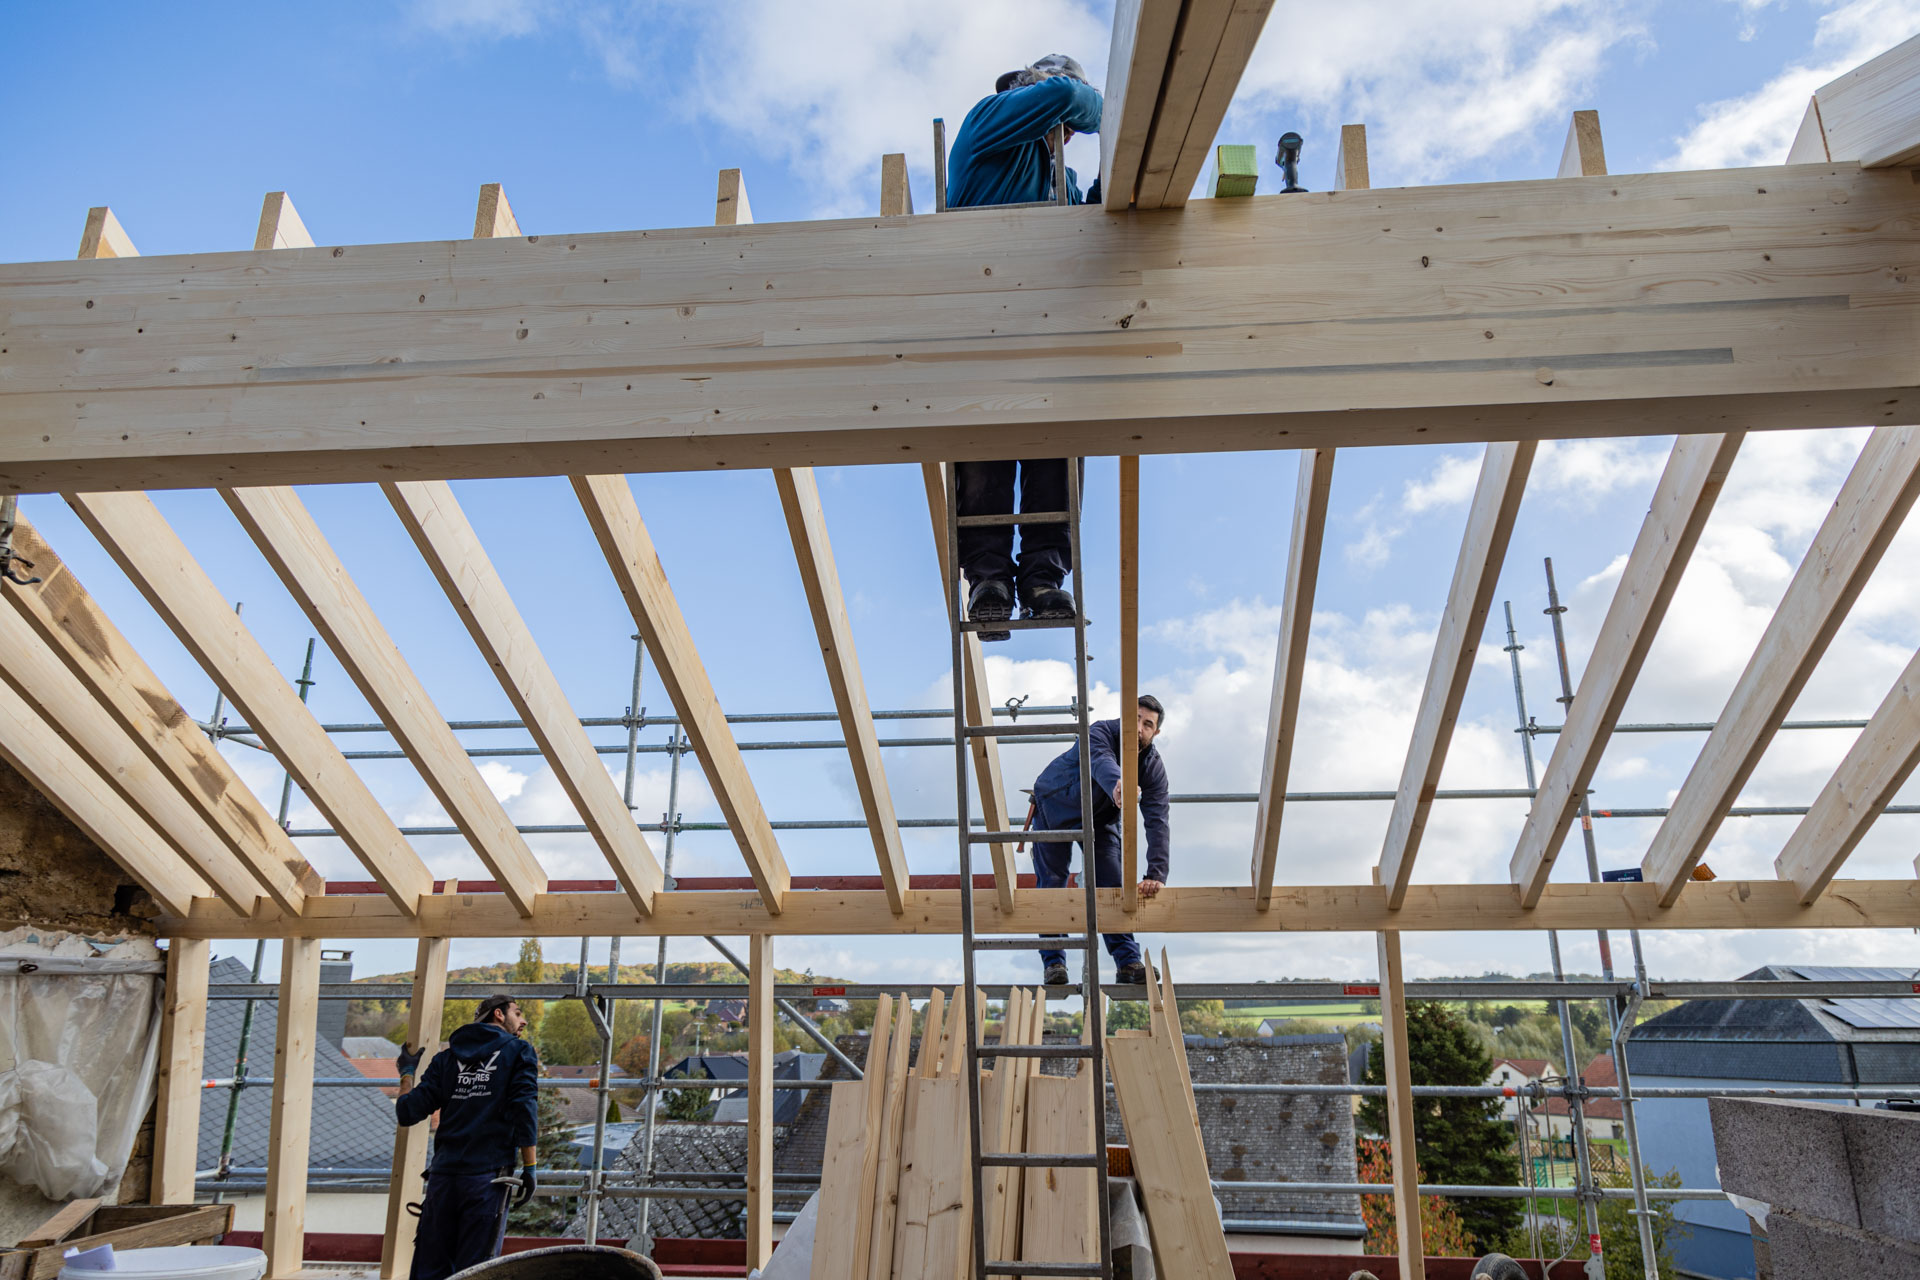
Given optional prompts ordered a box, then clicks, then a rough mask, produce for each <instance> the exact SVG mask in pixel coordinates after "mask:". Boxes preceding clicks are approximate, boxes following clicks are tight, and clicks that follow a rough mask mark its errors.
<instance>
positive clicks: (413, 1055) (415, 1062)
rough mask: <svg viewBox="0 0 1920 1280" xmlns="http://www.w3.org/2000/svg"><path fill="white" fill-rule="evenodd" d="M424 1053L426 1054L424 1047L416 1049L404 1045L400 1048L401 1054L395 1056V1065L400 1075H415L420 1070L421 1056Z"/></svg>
mask: <svg viewBox="0 0 1920 1280" xmlns="http://www.w3.org/2000/svg"><path fill="white" fill-rule="evenodd" d="M424 1052H426V1047H425V1046H424V1045H423V1046H421V1047H420V1048H418V1049H416V1048H414V1047H413V1046H411V1045H404V1044H403V1045H401V1046H400V1052H399V1053H396V1054H394V1055H393V1065H394V1066H396V1067H398V1068H399V1069H400V1074H401V1075H403V1076H410V1075H414V1074H416V1073H417V1072H418V1071H419V1070H420V1055H421V1054H422V1053H424Z"/></svg>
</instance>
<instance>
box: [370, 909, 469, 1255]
mask: <svg viewBox="0 0 1920 1280" xmlns="http://www.w3.org/2000/svg"><path fill="white" fill-rule="evenodd" d="M453 891H454V882H453V881H451V880H450V881H448V882H447V892H448V893H452V892H453ZM446 1000H447V940H446V939H445V938H422V939H420V946H419V950H418V951H416V952H415V953H414V961H413V999H412V1000H411V1001H410V1002H409V1004H408V1009H407V1043H408V1044H410V1045H414V1046H416V1047H417V1048H419V1050H420V1059H421V1062H422V1064H423V1065H424V1064H425V1063H426V1062H428V1061H431V1060H432V1058H433V1054H434V1051H435V1050H436V1049H437V1048H438V1047H439V1044H440V1015H441V1011H442V1010H443V1009H444V1008H445V1006H446ZM414 1079H415V1077H413V1076H411V1075H403V1076H401V1077H400V1091H401V1092H402V1093H405V1092H406V1091H407V1090H408V1089H411V1088H413V1084H414ZM428 1133H429V1129H428V1126H427V1125H426V1123H425V1122H422V1123H420V1124H416V1125H409V1126H406V1127H403V1128H398V1129H395V1130H394V1135H393V1173H392V1174H391V1175H390V1178H391V1180H390V1181H389V1183H388V1185H387V1230H386V1235H385V1237H384V1238H383V1239H382V1240H381V1242H380V1280H399V1277H401V1276H404V1275H406V1274H408V1272H409V1271H411V1270H412V1268H413V1220H412V1218H411V1216H410V1215H409V1214H408V1213H407V1197H408V1196H411V1195H414V1194H416V1193H418V1192H419V1191H420V1173H421V1171H422V1170H423V1169H425V1168H426V1167H427V1135H428Z"/></svg>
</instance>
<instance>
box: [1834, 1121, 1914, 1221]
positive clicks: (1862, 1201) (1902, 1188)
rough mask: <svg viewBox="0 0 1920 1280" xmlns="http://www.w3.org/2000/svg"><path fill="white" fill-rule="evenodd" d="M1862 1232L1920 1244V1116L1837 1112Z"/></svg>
mask: <svg viewBox="0 0 1920 1280" xmlns="http://www.w3.org/2000/svg"><path fill="white" fill-rule="evenodd" d="M1839 1111H1840V1128H1841V1132H1842V1133H1843V1134H1845V1135H1846V1140H1847V1159H1848V1162H1849V1164H1850V1166H1851V1170H1852V1174H1853V1195H1854V1201H1855V1203H1857V1204H1858V1205H1859V1208H1860V1226H1861V1227H1862V1228H1863V1229H1865V1230H1867V1231H1876V1232H1879V1233H1880V1234H1882V1235H1888V1236H1892V1237H1894V1238H1895V1239H1897V1240H1910V1241H1913V1242H1915V1243H1920V1190H1917V1189H1916V1187H1917V1186H1920V1172H1916V1171H1920V1114H1916V1113H1914V1112H1910V1111H1876V1110H1872V1109H1870V1108H1857V1107H1841V1108H1839Z"/></svg>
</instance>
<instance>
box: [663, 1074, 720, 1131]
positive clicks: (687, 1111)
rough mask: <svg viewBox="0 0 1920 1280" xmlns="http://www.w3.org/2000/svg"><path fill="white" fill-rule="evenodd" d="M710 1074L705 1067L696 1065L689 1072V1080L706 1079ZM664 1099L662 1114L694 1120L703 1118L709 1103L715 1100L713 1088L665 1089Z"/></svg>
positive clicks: (668, 1117)
mask: <svg viewBox="0 0 1920 1280" xmlns="http://www.w3.org/2000/svg"><path fill="white" fill-rule="evenodd" d="M709 1078H710V1074H709V1072H708V1071H707V1069H706V1068H705V1067H695V1068H694V1069H693V1070H691V1071H689V1072H688V1073H687V1079H689V1080H706V1079H709ZM661 1093H662V1095H663V1097H664V1101H662V1102H661V1104H660V1114H661V1115H663V1116H665V1117H666V1118H667V1119H669V1120H681V1121H694V1120H700V1119H703V1118H704V1117H705V1116H706V1113H707V1107H708V1105H709V1104H710V1103H711V1102H712V1101H713V1090H711V1089H664V1090H662V1091H661Z"/></svg>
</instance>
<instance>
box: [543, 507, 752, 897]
mask: <svg viewBox="0 0 1920 1280" xmlns="http://www.w3.org/2000/svg"><path fill="white" fill-rule="evenodd" d="M573 491H574V493H575V494H576V495H577V496H578V497H579V499H580V506H581V509H582V510H584V511H585V512H586V513H587V523H588V524H590V525H592V526H593V533H594V537H596V538H597V539H599V541H600V550H601V552H602V553H603V554H604V555H605V556H606V559H607V564H608V566H609V567H610V568H611V569H612V570H613V576H614V580H615V582H616V583H618V584H619V587H620V594H621V595H623V596H625V597H626V601H627V608H628V609H629V610H631V611H632V613H633V620H634V621H635V622H636V623H638V624H639V627H640V634H641V635H642V636H643V637H645V639H646V642H647V652H648V653H649V654H650V655H652V657H653V666H654V670H655V671H657V672H658V673H659V675H660V683H661V684H663V685H664V686H665V687H666V690H667V697H668V699H669V700H671V701H672V703H673V709H674V710H675V711H676V712H677V713H678V714H679V716H680V725H681V728H682V730H683V731H684V732H685V733H686V735H687V737H688V738H689V739H690V740H691V741H692V742H693V752H694V755H695V756H697V757H698V758H699V761H700V770H701V773H702V774H703V775H704V776H705V777H706V780H707V785H708V786H709V787H711V788H712V789H713V798H714V801H715V803H717V804H718V805H719V806H720V812H721V814H722V815H723V816H725V818H726V820H727V827H728V829H729V830H731V831H732V832H733V838H734V841H735V843H736V844H738V845H739V846H740V856H741V857H742V858H744V859H745V860H746V863H747V870H748V872H750V873H751V874H752V876H753V882H754V884H755V885H756V886H758V888H759V890H760V897H761V900H762V901H763V902H764V903H765V904H766V908H767V911H768V912H770V913H771V914H773V915H778V914H779V913H780V904H781V901H782V899H784V898H785V896H786V892H787V883H788V880H789V878H790V877H789V875H788V872H787V860H786V858H785V857H784V856H783V855H782V854H781V852H780V842H779V840H778V839H777V838H775V836H774V834H773V826H772V824H771V823H770V822H768V820H767V813H766V810H765V809H764V808H763V807H762V806H761V803H760V795H759V793H758V792H757V791H755V790H754V786H753V779H752V778H751V777H750V776H749V775H748V774H747V763H746V761H745V760H743V759H741V757H740V747H739V744H738V743H736V742H735V741H734V738H733V730H732V729H730V728H729V727H728V726H727V717H726V713H725V712H723V711H722V710H721V709H720V701H719V699H718V698H717V697H715V696H714V692H713V681H712V680H710V679H709V678H708V676H707V668H706V665H705V664H704V663H702V662H701V661H700V653H699V650H697V649H696V648H694V644H693V636H692V634H691V633H690V632H688V630H687V620H686V618H685V617H683V616H682V615H681V613H680V605H679V602H678V601H676V600H675V599H674V598H673V588H672V587H671V586H669V585H668V583H667V571H666V570H665V569H664V568H662V567H661V565H660V556H659V554H658V553H657V552H655V551H654V549H653V538H652V536H651V535H649V534H648V532H647V526H646V523H645V522H644V521H642V520H641V519H640V508H639V507H638V506H637V505H636V504H635V503H634V500H633V489H632V487H631V486H630V485H629V484H628V483H627V478H626V477H625V476H574V477H573Z"/></svg>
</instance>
